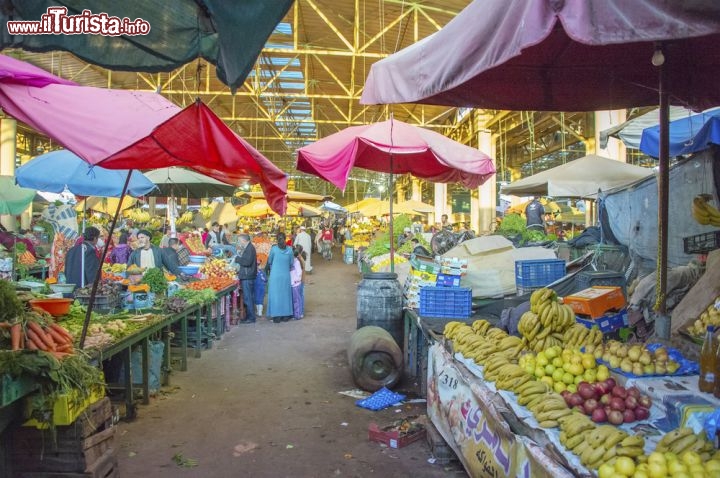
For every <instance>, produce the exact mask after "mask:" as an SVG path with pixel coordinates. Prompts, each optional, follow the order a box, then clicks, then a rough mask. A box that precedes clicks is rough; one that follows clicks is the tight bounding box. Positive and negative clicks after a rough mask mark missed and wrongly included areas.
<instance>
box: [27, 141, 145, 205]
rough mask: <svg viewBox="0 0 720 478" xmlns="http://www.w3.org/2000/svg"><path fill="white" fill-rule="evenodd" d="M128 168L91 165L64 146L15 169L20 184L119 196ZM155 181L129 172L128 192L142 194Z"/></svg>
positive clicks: (51, 189) (72, 191) (91, 194)
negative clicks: (107, 167) (106, 167)
mask: <svg viewBox="0 0 720 478" xmlns="http://www.w3.org/2000/svg"><path fill="white" fill-rule="evenodd" d="M128 172H129V171H128V170H123V169H105V168H103V167H100V166H91V165H90V164H89V163H88V162H87V161H85V160H83V159H82V158H80V157H79V156H78V155H76V154H75V153H73V152H72V151H68V150H67V149H63V150H59V151H52V152H50V153H46V154H42V155H40V156H37V157H36V158H33V159H32V160H30V161H29V162H27V163H25V164H23V165H22V166H20V167H19V168H18V169H16V170H15V179H16V181H17V183H18V184H19V185H20V186H23V187H27V188H32V189H36V190H38V191H48V192H53V193H61V192H63V191H64V190H65V189H66V188H67V190H68V191H70V192H71V193H73V194H77V195H78V196H100V197H120V195H121V194H122V189H123V185H124V184H125V179H127V175H128ZM153 189H155V184H153V182H152V181H151V180H150V179H148V178H147V177H146V176H144V175H143V174H142V173H141V172H140V171H133V172H132V174H131V175H130V182H129V183H128V190H127V194H129V195H130V196H135V197H138V196H144V195H145V194H147V193H149V192H150V191H152V190H153Z"/></svg>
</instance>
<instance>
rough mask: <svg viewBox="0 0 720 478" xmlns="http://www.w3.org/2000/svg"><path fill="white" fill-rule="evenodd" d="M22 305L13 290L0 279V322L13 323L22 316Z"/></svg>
mask: <svg viewBox="0 0 720 478" xmlns="http://www.w3.org/2000/svg"><path fill="white" fill-rule="evenodd" d="M23 312H24V309H23V305H22V303H21V302H20V299H18V297H17V294H16V293H15V288H14V287H13V286H12V284H10V282H8V281H6V280H2V279H0V322H6V321H14V320H15V319H17V318H19V317H21V316H22V315H23Z"/></svg>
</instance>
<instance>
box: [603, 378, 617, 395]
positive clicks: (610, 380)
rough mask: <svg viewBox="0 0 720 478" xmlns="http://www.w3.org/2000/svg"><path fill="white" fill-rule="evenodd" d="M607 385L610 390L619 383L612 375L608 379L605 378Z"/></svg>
mask: <svg viewBox="0 0 720 478" xmlns="http://www.w3.org/2000/svg"><path fill="white" fill-rule="evenodd" d="M605 385H606V386H607V388H608V392H609V391H610V390H612V389H613V388H615V386H616V385H617V383H616V382H615V379H614V378H612V377H610V378H608V379H607V380H605Z"/></svg>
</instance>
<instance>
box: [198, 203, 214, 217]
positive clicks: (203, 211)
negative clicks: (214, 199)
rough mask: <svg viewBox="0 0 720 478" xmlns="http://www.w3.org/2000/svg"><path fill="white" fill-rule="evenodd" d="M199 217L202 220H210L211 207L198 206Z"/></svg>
mask: <svg viewBox="0 0 720 478" xmlns="http://www.w3.org/2000/svg"><path fill="white" fill-rule="evenodd" d="M200 215H201V216H202V217H203V219H210V218H211V217H212V215H213V207H212V206H210V205H207V206H200Z"/></svg>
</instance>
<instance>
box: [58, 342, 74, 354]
mask: <svg viewBox="0 0 720 478" xmlns="http://www.w3.org/2000/svg"><path fill="white" fill-rule="evenodd" d="M56 352H67V353H73V345H72V344H63V345H61V346H60V347H58V349H57V350H56Z"/></svg>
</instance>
